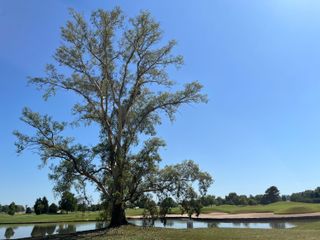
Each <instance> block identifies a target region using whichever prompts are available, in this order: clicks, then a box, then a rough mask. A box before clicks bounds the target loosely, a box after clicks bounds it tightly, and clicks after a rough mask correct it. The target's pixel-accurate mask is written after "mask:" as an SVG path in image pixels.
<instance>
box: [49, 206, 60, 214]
mask: <svg viewBox="0 0 320 240" xmlns="http://www.w3.org/2000/svg"><path fill="white" fill-rule="evenodd" d="M58 210H59V207H58V206H57V205H56V204H55V203H51V204H50V206H49V209H48V212H49V213H51V214H56V213H58Z"/></svg>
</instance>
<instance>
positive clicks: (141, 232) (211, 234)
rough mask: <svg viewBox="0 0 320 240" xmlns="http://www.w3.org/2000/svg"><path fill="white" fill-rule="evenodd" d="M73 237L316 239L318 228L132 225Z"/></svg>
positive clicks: (96, 239)
mask: <svg viewBox="0 0 320 240" xmlns="http://www.w3.org/2000/svg"><path fill="white" fill-rule="evenodd" d="M75 239H92V240H104V239H108V240H161V239H166V240H176V239H182V240H195V239H196V240H236V239H239V240H240V239H241V240H316V239H320V231H319V230H308V229H303V230H301V229H299V230H296V229H288V230H276V229H275V230H269V229H268V230H263V229H219V228H207V229H185V230H179V229H160V228H139V227H133V226H127V227H121V228H119V229H114V230H110V231H108V232H107V233H103V234H100V236H99V235H98V236H92V235H88V236H82V237H78V238H75Z"/></svg>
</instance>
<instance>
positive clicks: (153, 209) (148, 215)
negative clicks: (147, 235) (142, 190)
mask: <svg viewBox="0 0 320 240" xmlns="http://www.w3.org/2000/svg"><path fill="white" fill-rule="evenodd" d="M143 218H144V220H151V224H152V225H153V224H154V220H155V219H157V218H158V206H157V204H156V202H155V201H154V200H153V199H152V198H151V197H149V198H147V200H146V201H145V207H144V209H143Z"/></svg>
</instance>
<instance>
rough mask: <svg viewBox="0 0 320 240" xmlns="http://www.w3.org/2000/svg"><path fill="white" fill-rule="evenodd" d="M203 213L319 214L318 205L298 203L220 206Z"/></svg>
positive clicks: (209, 208)
mask: <svg viewBox="0 0 320 240" xmlns="http://www.w3.org/2000/svg"><path fill="white" fill-rule="evenodd" d="M202 212H203V213H209V212H226V213H233V214H235V213H252V212H273V213H275V214H295V213H312V212H320V204H314V203H298V202H277V203H273V204H269V205H257V206H233V205H221V206H214V207H207V208H204V209H203V211H202Z"/></svg>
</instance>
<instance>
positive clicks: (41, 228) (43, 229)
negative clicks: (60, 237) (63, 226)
mask: <svg viewBox="0 0 320 240" xmlns="http://www.w3.org/2000/svg"><path fill="white" fill-rule="evenodd" d="M55 229H56V225H35V226H34V227H33V229H32V232H31V237H43V236H46V235H52V234H53V233H54V231H55Z"/></svg>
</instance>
